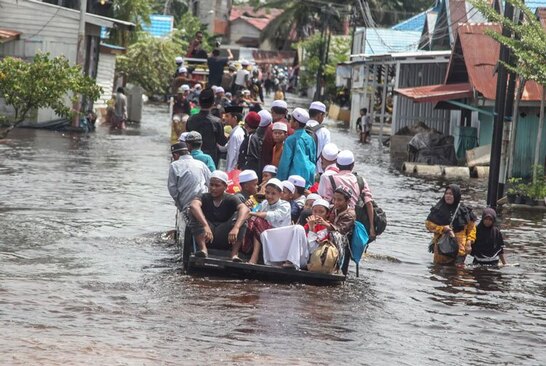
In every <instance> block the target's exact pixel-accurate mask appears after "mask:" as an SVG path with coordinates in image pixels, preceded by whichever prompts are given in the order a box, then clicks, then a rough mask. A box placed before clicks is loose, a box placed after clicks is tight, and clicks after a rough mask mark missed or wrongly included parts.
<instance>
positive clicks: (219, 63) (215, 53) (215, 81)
mask: <svg viewBox="0 0 546 366" xmlns="http://www.w3.org/2000/svg"><path fill="white" fill-rule="evenodd" d="M227 53H228V57H220V50H219V49H218V48H215V49H213V50H212V53H211V55H210V57H209V58H208V59H207V64H208V66H209V83H208V85H210V86H212V85H216V86H220V85H221V84H222V75H224V67H226V66H227V64H228V61H229V60H231V59H233V54H232V53H231V50H230V49H229V48H228V49H227Z"/></svg>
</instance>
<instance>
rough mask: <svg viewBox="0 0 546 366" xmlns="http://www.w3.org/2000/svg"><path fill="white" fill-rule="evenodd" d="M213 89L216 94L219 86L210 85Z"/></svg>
mask: <svg viewBox="0 0 546 366" xmlns="http://www.w3.org/2000/svg"><path fill="white" fill-rule="evenodd" d="M210 88H211V89H212V91H213V92H214V94H216V89H218V87H217V86H216V85H213V86H211V87H210Z"/></svg>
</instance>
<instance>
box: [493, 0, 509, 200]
mask: <svg viewBox="0 0 546 366" xmlns="http://www.w3.org/2000/svg"><path fill="white" fill-rule="evenodd" d="M504 16H505V17H506V18H508V19H510V20H512V19H513V16H514V7H513V6H512V5H511V4H510V3H509V2H506V3H505V7H504ZM502 35H503V36H505V37H510V35H511V32H510V30H509V29H508V28H506V27H505V26H503V27H502ZM509 61H510V50H509V49H508V47H506V46H504V45H502V44H501V48H500V55H499V63H498V68H497V92H496V98H495V122H494V125H493V138H492V141H491V162H490V166H489V181H488V185H487V205H488V206H489V207H492V208H496V207H497V200H498V198H499V175H500V165H501V164H500V163H501V151H502V133H503V123H504V119H505V104H506V97H507V96H506V86H507V85H506V84H507V82H508V72H507V70H506V67H505V66H504V65H503V64H502V62H504V63H508V62H509ZM512 102H513V101H512Z"/></svg>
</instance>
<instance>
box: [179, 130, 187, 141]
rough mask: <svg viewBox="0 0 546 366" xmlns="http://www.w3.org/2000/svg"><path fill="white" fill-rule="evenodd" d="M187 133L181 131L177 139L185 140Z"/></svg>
mask: <svg viewBox="0 0 546 366" xmlns="http://www.w3.org/2000/svg"><path fill="white" fill-rule="evenodd" d="M188 133H189V132H182V133H181V134H180V137H179V138H178V141H180V142H186V136H188Z"/></svg>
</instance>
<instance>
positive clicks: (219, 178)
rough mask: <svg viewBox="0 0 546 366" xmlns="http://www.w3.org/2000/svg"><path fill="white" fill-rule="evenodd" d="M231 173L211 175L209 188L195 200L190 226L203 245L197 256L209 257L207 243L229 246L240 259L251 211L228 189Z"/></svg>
mask: <svg viewBox="0 0 546 366" xmlns="http://www.w3.org/2000/svg"><path fill="white" fill-rule="evenodd" d="M227 182H228V176H227V174H226V173H224V172H222V171H220V170H215V171H214V172H213V173H212V174H211V176H210V183H209V192H208V193H204V194H203V195H202V196H201V197H199V198H196V199H195V200H193V201H192V203H191V205H190V210H189V215H188V217H189V220H188V226H189V228H190V230H191V233H192V235H193V237H194V238H195V242H196V244H197V246H198V247H199V251H198V252H197V253H195V255H196V256H199V257H206V256H207V255H208V250H207V246H208V247H211V248H216V249H229V248H230V246H231V257H232V259H233V261H236V262H240V261H241V260H240V259H239V256H238V254H239V248H240V247H241V245H242V243H243V238H244V237H245V232H246V219H247V218H248V213H249V212H250V211H249V209H248V207H246V206H245V204H244V203H242V202H241V201H240V200H239V199H238V198H237V197H235V196H234V195H231V194H227V193H225V191H226V188H227Z"/></svg>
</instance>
